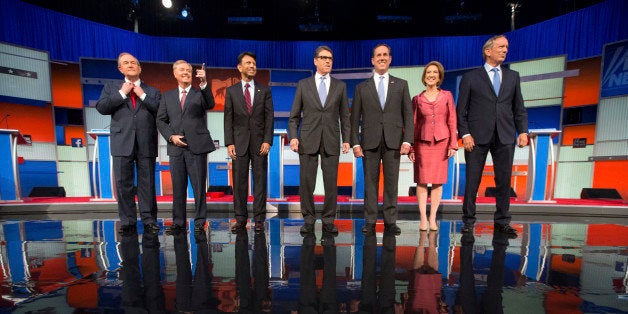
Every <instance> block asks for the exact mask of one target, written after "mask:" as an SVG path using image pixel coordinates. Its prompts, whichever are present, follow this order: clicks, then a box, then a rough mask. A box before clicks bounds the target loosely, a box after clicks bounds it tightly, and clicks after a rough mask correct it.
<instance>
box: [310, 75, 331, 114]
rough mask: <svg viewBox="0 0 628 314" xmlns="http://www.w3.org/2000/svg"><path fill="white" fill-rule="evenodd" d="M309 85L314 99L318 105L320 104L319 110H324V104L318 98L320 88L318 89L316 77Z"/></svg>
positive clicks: (313, 77) (311, 79)
mask: <svg viewBox="0 0 628 314" xmlns="http://www.w3.org/2000/svg"><path fill="white" fill-rule="evenodd" d="M307 84H308V87H309V90H310V91H311V95H312V97H314V99H316V103H317V104H318V106H319V108H324V107H323V103H322V102H321V98H320V97H319V96H318V88H317V87H316V76H312V77H311V78H310V79H309V80H308V81H307ZM328 96H329V95H328Z"/></svg>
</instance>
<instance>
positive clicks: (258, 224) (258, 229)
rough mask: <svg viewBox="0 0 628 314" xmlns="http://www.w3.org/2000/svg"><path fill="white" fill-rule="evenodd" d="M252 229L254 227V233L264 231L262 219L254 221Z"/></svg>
mask: <svg viewBox="0 0 628 314" xmlns="http://www.w3.org/2000/svg"><path fill="white" fill-rule="evenodd" d="M254 229H255V233H261V232H264V222H263V221H256V222H255V227H254Z"/></svg>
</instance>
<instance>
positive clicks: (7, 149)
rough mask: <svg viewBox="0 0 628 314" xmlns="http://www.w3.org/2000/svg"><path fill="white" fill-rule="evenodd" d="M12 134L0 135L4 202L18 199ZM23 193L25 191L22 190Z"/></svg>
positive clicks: (0, 187)
mask: <svg viewBox="0 0 628 314" xmlns="http://www.w3.org/2000/svg"><path fill="white" fill-rule="evenodd" d="M11 137H12V136H11V134H10V133H7V132H2V133H0V197H2V199H3V200H15V199H17V193H16V192H15V177H14V176H13V162H14V161H13V158H12V157H11V146H12V145H11ZM22 191H24V190H23V189H22Z"/></svg>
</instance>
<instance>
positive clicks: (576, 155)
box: [558, 145, 594, 162]
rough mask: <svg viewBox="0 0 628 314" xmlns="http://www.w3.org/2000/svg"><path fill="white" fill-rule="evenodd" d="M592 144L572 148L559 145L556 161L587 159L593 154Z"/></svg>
mask: <svg viewBox="0 0 628 314" xmlns="http://www.w3.org/2000/svg"><path fill="white" fill-rule="evenodd" d="M593 147H594V145H587V147H583V148H573V147H571V146H561V147H560V154H559V157H558V158H559V160H558V162H566V161H588V160H589V157H591V156H593Z"/></svg>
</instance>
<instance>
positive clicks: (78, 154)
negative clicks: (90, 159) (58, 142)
mask: <svg viewBox="0 0 628 314" xmlns="http://www.w3.org/2000/svg"><path fill="white" fill-rule="evenodd" d="M57 154H58V156H59V161H82V162H85V161H86V160H87V147H72V146H57Z"/></svg>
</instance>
